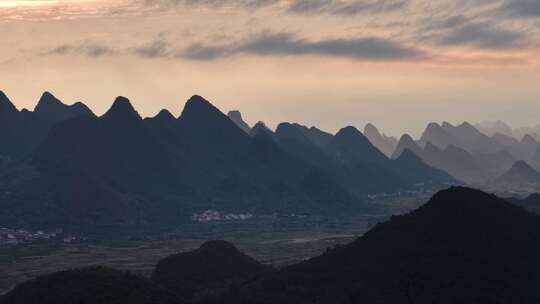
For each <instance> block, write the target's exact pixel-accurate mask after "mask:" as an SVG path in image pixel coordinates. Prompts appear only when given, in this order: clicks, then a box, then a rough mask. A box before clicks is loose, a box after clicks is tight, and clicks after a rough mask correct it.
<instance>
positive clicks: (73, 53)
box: [0, 0, 540, 135]
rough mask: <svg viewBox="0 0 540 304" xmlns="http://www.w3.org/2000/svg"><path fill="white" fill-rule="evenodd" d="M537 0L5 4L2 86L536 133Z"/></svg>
mask: <svg viewBox="0 0 540 304" xmlns="http://www.w3.org/2000/svg"><path fill="white" fill-rule="evenodd" d="M539 25H540V3H539V2H538V1H535V0H495V1H485V0H458V1H455V0H443V1H436V2H433V1H425V0H354V1H337V0H223V1H213V0H111V1H97V0H96V1H92V0H86V1H83V0H76V1H32V0H26V1H22V0H18V1H16V0H8V1H1V0H0V37H2V38H1V43H0V89H2V90H3V91H5V92H6V93H7V94H8V95H9V96H10V98H11V99H12V100H13V102H14V103H15V104H16V105H17V106H18V107H19V108H24V107H28V108H33V106H34V105H35V103H36V101H37V99H38V98H39V95H40V94H41V93H42V92H43V91H45V90H49V91H52V92H53V93H55V95H57V96H58V97H59V98H61V99H62V100H65V101H70V102H74V101H77V100H82V101H84V102H85V103H86V104H87V105H89V106H90V107H91V108H92V109H93V110H95V112H96V113H103V112H104V111H105V110H106V109H107V108H108V107H109V106H110V104H111V103H112V101H113V99H114V97H115V96H117V95H126V96H128V97H130V98H131V100H132V102H133V104H134V105H135V106H136V108H137V109H138V110H139V111H140V112H141V114H142V115H145V116H153V115H155V114H156V113H157V112H158V111H159V110H160V109H162V108H167V109H170V110H171V111H172V112H173V113H175V114H178V112H179V111H180V110H181V107H182V106H183V102H184V100H186V99H187V98H188V97H189V96H191V95H193V94H200V95H203V96H205V97H206V98H208V99H209V100H211V101H212V102H213V103H214V104H216V106H218V107H220V108H221V109H222V110H229V109H240V110H241V111H242V112H243V114H244V116H245V118H246V120H247V121H248V122H250V123H252V124H253V123H255V122H256V121H257V120H263V121H265V122H266V123H267V124H268V125H270V126H275V124H276V123H279V122H282V121H295V122H299V123H304V124H307V125H317V126H319V127H321V128H323V129H326V130H329V131H335V130H337V129H339V128H340V127H343V126H344V125H346V124H349V125H355V126H358V127H363V125H364V124H365V123H367V122H373V123H375V124H376V125H377V126H379V127H380V129H381V130H382V131H384V132H385V133H388V134H401V133H403V132H409V133H412V134H414V135H417V134H418V133H420V132H421V130H422V129H423V128H424V127H425V125H426V123H427V122H429V121H433V120H434V121H443V120H446V121H450V122H453V123H457V122H462V121H464V120H471V121H480V120H495V119H504V120H506V121H507V122H509V123H510V124H512V125H514V126H516V127H518V126H522V125H533V124H537V122H538V118H539V117H538V115H537V114H536V113H538V112H539V111H540V102H539V97H540V89H539V86H538V83H540V67H539V61H538V58H539V57H538V55H539V50H538V43H539V39H540V36H539V29H540V26H539Z"/></svg>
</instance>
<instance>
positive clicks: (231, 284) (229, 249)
mask: <svg viewBox="0 0 540 304" xmlns="http://www.w3.org/2000/svg"><path fill="white" fill-rule="evenodd" d="M270 271H273V269H272V268H271V267H269V266H265V265H262V264H261V263H259V262H258V261H256V260H254V259H253V258H251V257H249V256H247V255H245V254H243V253H242V252H240V251H238V249H236V247H235V246H234V245H233V244H231V243H228V242H226V241H209V242H206V243H204V244H203V245H202V246H201V247H200V248H199V249H197V250H194V251H190V252H183V253H178V254H175V255H172V256H169V257H167V258H165V259H163V260H161V261H159V263H158V264H157V266H156V268H155V270H154V273H153V274H152V281H154V282H155V283H156V284H158V285H160V286H162V287H164V288H166V289H167V290H169V291H171V292H173V293H175V294H176V295H177V297H178V298H179V299H181V300H184V301H186V302H193V301H197V300H199V299H201V298H204V297H209V296H216V295H217V294H219V293H221V292H223V291H224V290H226V289H228V288H236V287H238V286H240V284H241V283H243V282H245V281H248V280H249V279H253V278H255V277H257V276H259V275H261V274H264V273H267V272H270Z"/></svg>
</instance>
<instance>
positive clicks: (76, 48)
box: [44, 41, 116, 58]
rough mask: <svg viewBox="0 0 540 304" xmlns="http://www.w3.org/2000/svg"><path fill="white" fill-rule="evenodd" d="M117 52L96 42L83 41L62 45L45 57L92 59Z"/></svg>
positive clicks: (47, 52) (46, 53)
mask: <svg viewBox="0 0 540 304" xmlns="http://www.w3.org/2000/svg"><path fill="white" fill-rule="evenodd" d="M115 53H116V51H115V50H113V49H112V48H110V47H108V46H106V45H104V44H100V43H95V42H90V41H83V42H79V43H74V44H62V45H60V46H58V47H55V48H53V49H51V50H48V51H46V52H45V53H44V55H68V54H72V55H81V56H87V57H92V58H98V57H102V56H107V55H113V54H115Z"/></svg>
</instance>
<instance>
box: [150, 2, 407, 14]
mask: <svg viewBox="0 0 540 304" xmlns="http://www.w3.org/2000/svg"><path fill="white" fill-rule="evenodd" d="M410 1H411V0H144V4H145V5H154V6H159V7H177V6H180V5H184V6H202V7H206V8H224V7H234V8H244V9H250V10H253V9H260V8H265V7H270V6H273V5H275V4H279V5H280V7H285V11H286V12H288V13H294V14H331V15H357V14H361V13H382V12H389V11H395V10H398V9H401V8H404V7H405V6H406V5H407V4H409V2H410Z"/></svg>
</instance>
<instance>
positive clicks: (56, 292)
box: [0, 267, 181, 304]
mask: <svg viewBox="0 0 540 304" xmlns="http://www.w3.org/2000/svg"><path fill="white" fill-rule="evenodd" d="M0 303H2V304H58V303H66V304H67V303H77V304H95V303H100V304H119V303H132V304H157V303H159V304H178V303H181V302H178V301H177V300H176V298H175V296H174V294H172V293H170V292H168V291H166V290H165V289H163V288H161V287H159V286H158V285H156V284H154V283H152V282H151V281H150V280H148V279H145V278H142V277H138V276H135V275H132V274H130V273H127V272H123V271H119V270H114V269H109V268H105V267H90V268H84V269H76V270H68V271H61V272H57V273H53V274H50V275H46V276H42V277H38V278H36V279H34V280H31V281H28V282H26V283H23V284H20V285H19V286H17V287H16V288H15V289H13V290H12V291H10V292H8V293H7V294H6V295H4V296H2V297H1V298H0Z"/></svg>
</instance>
